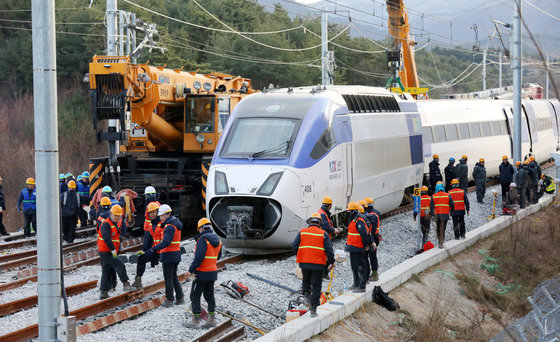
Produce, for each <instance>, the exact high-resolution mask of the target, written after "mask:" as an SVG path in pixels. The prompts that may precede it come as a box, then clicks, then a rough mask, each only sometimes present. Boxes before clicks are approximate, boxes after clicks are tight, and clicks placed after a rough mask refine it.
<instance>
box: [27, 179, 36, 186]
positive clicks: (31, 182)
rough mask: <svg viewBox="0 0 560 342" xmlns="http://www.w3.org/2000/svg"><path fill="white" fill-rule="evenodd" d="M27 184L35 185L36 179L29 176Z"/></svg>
mask: <svg viewBox="0 0 560 342" xmlns="http://www.w3.org/2000/svg"><path fill="white" fill-rule="evenodd" d="M25 184H31V185H35V179H33V178H27V180H26V181H25Z"/></svg>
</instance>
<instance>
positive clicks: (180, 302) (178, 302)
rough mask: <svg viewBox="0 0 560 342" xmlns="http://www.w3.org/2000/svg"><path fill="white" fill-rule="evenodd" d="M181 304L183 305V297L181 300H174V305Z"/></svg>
mask: <svg viewBox="0 0 560 342" xmlns="http://www.w3.org/2000/svg"><path fill="white" fill-rule="evenodd" d="M183 304H185V297H183V298H181V299H179V298H177V299H176V300H175V305H183Z"/></svg>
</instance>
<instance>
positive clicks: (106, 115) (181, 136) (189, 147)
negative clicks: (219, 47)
mask: <svg viewBox="0 0 560 342" xmlns="http://www.w3.org/2000/svg"><path fill="white" fill-rule="evenodd" d="M89 84H90V96H91V101H92V115H93V124H94V129H95V130H96V132H97V140H98V142H102V141H108V142H109V144H110V149H109V151H110V153H109V154H110V155H109V156H107V157H103V158H93V159H90V182H91V189H90V194H91V195H93V194H95V192H96V191H97V189H99V188H100V187H102V186H104V185H110V186H111V187H113V190H119V189H123V188H128V189H132V190H134V191H136V192H137V193H138V194H139V196H138V199H137V200H136V203H135V206H136V209H137V212H138V214H137V216H136V223H137V224H139V225H141V224H142V222H143V220H144V215H143V210H144V207H145V204H144V203H143V197H142V194H143V191H144V188H145V187H146V186H148V185H151V186H154V187H155V188H156V189H157V192H158V194H159V200H160V201H163V202H165V203H167V204H169V205H170V206H171V208H172V209H173V213H174V215H176V216H178V217H179V218H181V219H182V220H183V221H184V222H185V221H190V220H198V219H199V218H200V216H201V215H203V213H204V210H205V209H206V208H205V198H204V194H205V192H204V190H205V187H206V175H207V173H208V169H209V167H210V161H211V158H212V154H213V153H214V149H215V148H216V146H217V143H218V140H219V138H220V135H221V132H222V130H223V128H224V126H225V124H226V122H227V119H228V116H229V114H230V113H231V110H232V109H233V108H234V107H235V106H236V105H237V103H239V101H240V100H241V99H242V98H243V97H245V96H246V95H248V94H251V93H253V92H254V90H253V88H252V87H251V80H250V79H246V78H242V77H239V76H237V77H236V76H231V75H227V74H222V73H212V74H208V75H201V74H198V73H197V72H185V71H182V70H181V69H167V68H165V66H162V67H156V66H150V65H148V64H133V63H131V62H130V58H129V56H94V57H93V61H92V62H91V63H90V65H89ZM107 120H118V121H119V122H120V127H121V128H124V129H123V130H122V131H118V130H117V129H115V128H114V125H109V127H108V129H107V131H103V127H102V125H104V122H105V121H107ZM119 144H120V148H119V149H118V153H117V148H115V146H119ZM163 202H162V203H163Z"/></svg>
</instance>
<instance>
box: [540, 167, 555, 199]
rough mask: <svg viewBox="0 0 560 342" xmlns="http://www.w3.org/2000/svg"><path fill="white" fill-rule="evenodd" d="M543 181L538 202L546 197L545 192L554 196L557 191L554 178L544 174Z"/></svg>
mask: <svg viewBox="0 0 560 342" xmlns="http://www.w3.org/2000/svg"><path fill="white" fill-rule="evenodd" d="M541 179H542V184H541V188H540V189H539V194H538V198H537V201H538V199H539V198H541V197H542V196H543V195H544V193H545V192H546V193H547V194H553V193H554V191H555V190H556V183H555V182H554V179H552V177H549V176H547V175H545V174H544V173H543V174H542V175H541Z"/></svg>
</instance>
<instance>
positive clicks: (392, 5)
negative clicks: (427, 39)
mask: <svg viewBox="0 0 560 342" xmlns="http://www.w3.org/2000/svg"><path fill="white" fill-rule="evenodd" d="M387 12H388V14H389V20H388V21H389V35H390V37H391V46H390V47H389V49H387V64H388V66H389V70H390V72H391V76H390V77H389V80H388V81H387V87H389V88H390V89H391V91H393V92H398V93H403V92H407V93H410V94H412V95H414V96H417V95H421V94H424V95H422V96H427V93H428V88H420V87H419V85H420V84H419V82H418V72H417V71H416V62H415V60H414V45H415V42H414V41H412V39H411V38H410V33H409V31H410V24H409V22H408V15H407V13H406V7H405V5H404V1H403V0H387Z"/></svg>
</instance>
